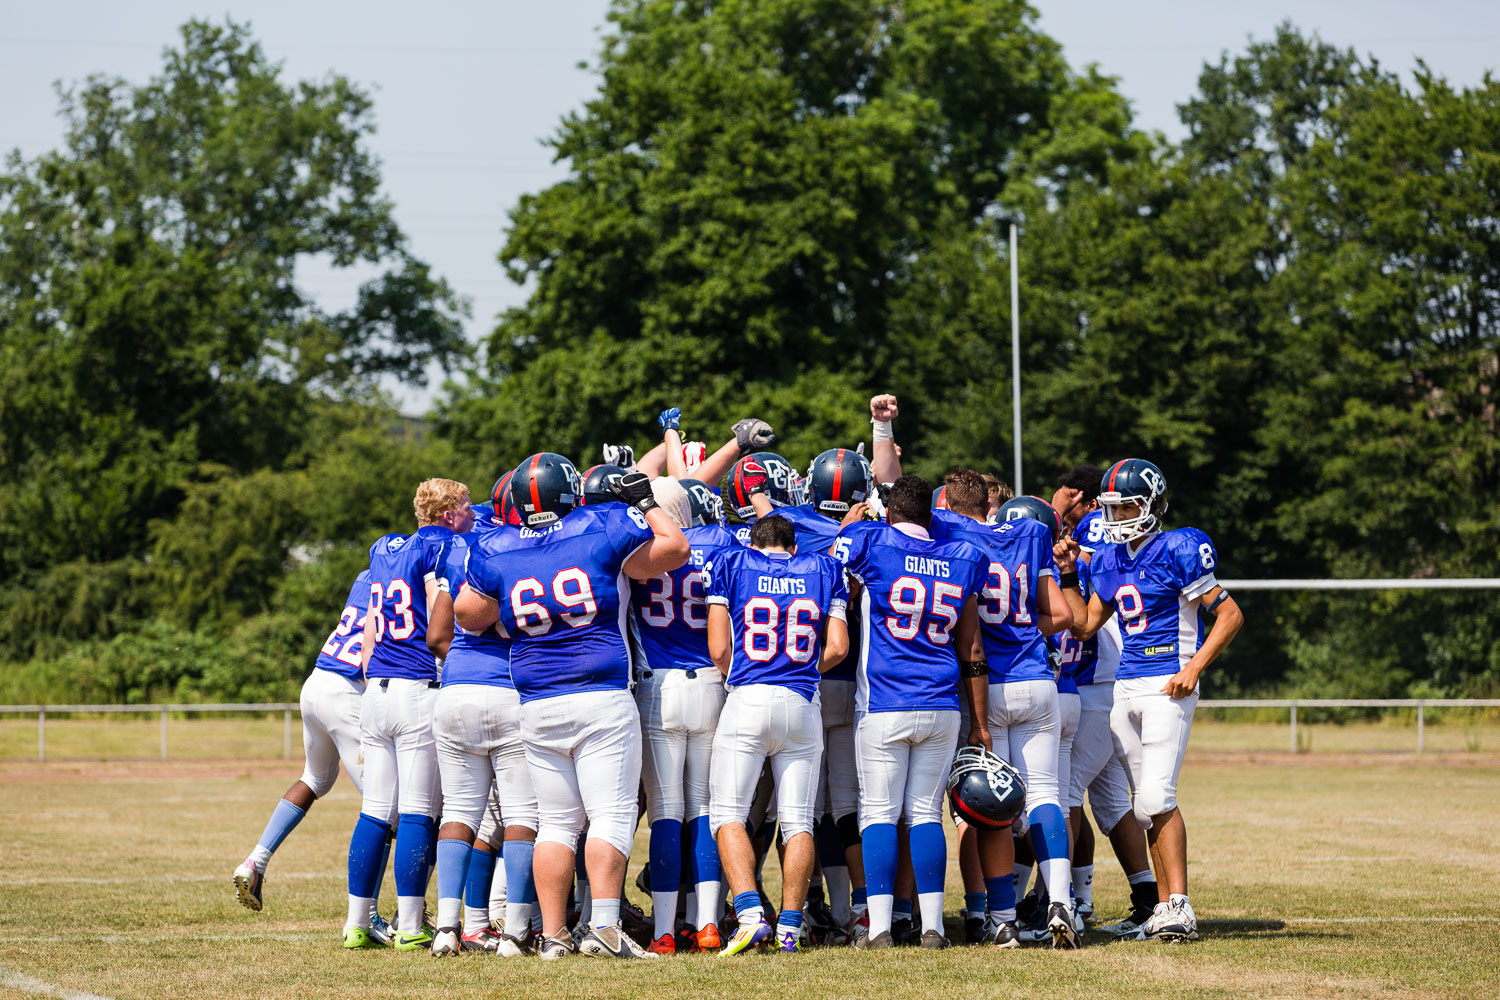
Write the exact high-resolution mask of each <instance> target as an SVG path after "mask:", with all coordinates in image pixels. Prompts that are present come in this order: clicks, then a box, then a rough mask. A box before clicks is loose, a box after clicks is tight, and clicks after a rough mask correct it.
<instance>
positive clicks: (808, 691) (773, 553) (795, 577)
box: [705, 515, 848, 956]
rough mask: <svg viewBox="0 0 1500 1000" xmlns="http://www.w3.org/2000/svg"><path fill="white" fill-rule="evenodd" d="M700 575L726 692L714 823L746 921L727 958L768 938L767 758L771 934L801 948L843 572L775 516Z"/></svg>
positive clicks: (715, 769)
mask: <svg viewBox="0 0 1500 1000" xmlns="http://www.w3.org/2000/svg"><path fill="white" fill-rule="evenodd" d="M705 572H706V574H707V576H708V579H709V584H708V605H709V607H708V648H709V654H710V655H711V656H712V657H713V661H714V664H715V665H716V666H717V667H718V668H719V670H720V672H721V673H723V675H724V676H725V677H726V678H727V679H728V680H727V683H728V687H729V695H728V697H727V698H726V699H725V702H724V708H723V711H722V712H721V713H720V715H719V726H718V730H717V732H716V733H715V734H714V746H713V761H712V765H711V767H712V781H711V792H710V804H709V824H710V826H711V828H712V830H713V834H714V837H715V838H716V839H717V841H718V844H719V856H720V858H721V859H722V862H723V866H724V873H725V874H726V875H727V876H728V878H729V889H730V891H731V892H732V893H733V894H734V909H735V915H736V917H737V918H738V922H739V926H738V928H737V929H736V930H735V932H734V935H733V936H732V937H731V938H730V939H729V942H728V943H727V944H725V946H724V949H723V951H721V952H720V954H721V955H725V956H728V955H738V954H740V953H741V952H744V951H746V950H748V949H750V948H753V947H756V946H757V945H761V944H765V943H766V942H768V941H769V940H770V939H771V936H772V929H771V926H770V924H769V923H768V922H767V921H766V919H765V916H764V907H763V905H762V902H761V896H760V893H759V892H757V891H756V885H755V854H754V850H753V848H752V847H751V845H750V839H749V835H748V833H747V832H746V829H745V821H746V818H747V817H748V816H749V814H750V806H751V803H752V800H753V799H754V797H755V790H756V786H757V785H758V784H759V782H760V777H761V771H762V769H763V768H764V767H765V765H766V763H767V761H769V763H770V766H771V771H772V774H773V775H774V777H775V782H776V817H777V821H778V823H779V825H780V828H781V839H782V843H783V845H784V850H783V853H782V889H781V913H780V915H779V917H778V919H777V924H776V929H775V937H776V942H777V946H778V948H779V950H781V951H787V952H795V951H799V950H801V944H800V941H801V935H802V907H803V903H804V902H805V899H806V895H807V886H808V881H809V879H810V877H811V875H812V869H813V857H814V850H813V836H812V833H813V817H814V814H815V810H816V806H817V791H818V763H819V760H820V758H821V757H822V752H823V738H822V737H823V723H822V718H821V713H820V711H819V704H818V680H819V677H820V674H821V672H822V671H825V670H827V669H828V668H829V667H831V666H833V665H834V664H836V663H837V662H838V661H839V660H841V659H842V658H843V657H844V655H845V653H846V652H847V651H848V633H847V631H846V628H845V623H844V609H845V607H846V605H847V602H848V591H847V590H846V589H845V586H844V573H843V570H842V569H841V568H840V566H839V564H838V563H837V562H835V561H834V560H833V559H832V558H831V557H829V556H827V555H825V554H823V553H822V552H817V551H811V552H807V553H799V552H798V551H797V544H796V529H794V528H793V527H792V525H791V522H790V521H788V520H786V519H785V518H782V517H776V516H774V515H772V516H768V517H763V518H761V519H759V520H758V521H756V523H755V527H754V528H753V529H752V530H751V533H750V547H749V548H741V547H726V548H723V549H721V550H720V552H719V554H718V555H717V557H716V558H715V560H714V561H713V562H712V563H711V564H710V565H709V566H708V567H706V569H705Z"/></svg>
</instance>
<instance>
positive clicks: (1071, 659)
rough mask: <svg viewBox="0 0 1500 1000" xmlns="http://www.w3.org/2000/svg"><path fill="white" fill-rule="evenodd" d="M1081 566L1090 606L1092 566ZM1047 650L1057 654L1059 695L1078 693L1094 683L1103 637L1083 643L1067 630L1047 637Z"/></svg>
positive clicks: (1081, 582) (1083, 590)
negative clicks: (1086, 685) (1082, 686)
mask: <svg viewBox="0 0 1500 1000" xmlns="http://www.w3.org/2000/svg"><path fill="white" fill-rule="evenodd" d="M1077 566H1078V590H1079V592H1080V593H1081V594H1083V602H1084V604H1088V600H1089V595H1090V594H1092V593H1093V591H1092V590H1091V589H1090V583H1091V581H1090V577H1089V564H1088V563H1086V562H1084V561H1083V560H1082V559H1080V560H1078V563H1077ZM1047 648H1048V649H1052V650H1056V651H1057V655H1058V674H1057V690H1058V693H1059V694H1067V693H1070V692H1076V691H1077V690H1078V685H1080V684H1092V683H1094V671H1095V668H1096V667H1097V666H1098V665H1099V637H1098V636H1097V635H1096V636H1094V637H1093V638H1092V639H1086V640H1084V641H1082V642H1080V641H1078V640H1077V639H1075V638H1073V634H1072V633H1071V632H1069V631H1068V630H1067V629H1063V630H1062V631H1061V632H1058V633H1057V634H1056V635H1049V636H1047ZM1111 679H1113V678H1111Z"/></svg>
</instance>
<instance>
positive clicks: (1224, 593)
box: [1203, 587, 1229, 611]
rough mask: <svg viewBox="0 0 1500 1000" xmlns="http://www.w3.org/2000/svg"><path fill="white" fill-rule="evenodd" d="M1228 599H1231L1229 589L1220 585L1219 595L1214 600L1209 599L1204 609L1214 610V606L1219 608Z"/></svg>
mask: <svg viewBox="0 0 1500 1000" xmlns="http://www.w3.org/2000/svg"><path fill="white" fill-rule="evenodd" d="M1227 600H1229V591H1227V590H1225V589H1224V588H1223V587H1220V588H1219V596H1218V597H1215V598H1214V599H1213V600H1211V601H1209V602H1208V606H1207V607H1205V608H1204V609H1203V610H1204V611H1212V610H1213V609H1214V608H1217V607H1218V606H1219V605H1221V604H1223V603H1224V602H1225V601H1227Z"/></svg>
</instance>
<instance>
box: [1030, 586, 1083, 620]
mask: <svg viewBox="0 0 1500 1000" xmlns="http://www.w3.org/2000/svg"><path fill="white" fill-rule="evenodd" d="M1082 600H1083V598H1082V596H1080V597H1079V601H1080V602H1082ZM1036 610H1037V613H1038V614H1040V615H1041V616H1042V620H1041V621H1040V622H1038V623H1037V626H1038V627H1039V628H1040V629H1041V630H1042V635H1056V634H1057V633H1059V632H1061V631H1062V630H1063V629H1065V628H1072V627H1073V611H1072V609H1071V608H1069V607H1068V602H1067V601H1066V600H1064V599H1063V595H1062V588H1061V587H1059V586H1058V585H1057V578H1056V577H1052V576H1044V577H1042V586H1041V589H1040V591H1038V593H1037V595H1036Z"/></svg>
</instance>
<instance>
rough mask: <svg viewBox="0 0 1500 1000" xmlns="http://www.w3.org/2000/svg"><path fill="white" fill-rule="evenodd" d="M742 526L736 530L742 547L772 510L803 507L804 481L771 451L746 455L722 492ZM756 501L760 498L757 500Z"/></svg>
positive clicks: (737, 526) (732, 471) (735, 533)
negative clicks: (751, 531) (758, 521)
mask: <svg viewBox="0 0 1500 1000" xmlns="http://www.w3.org/2000/svg"><path fill="white" fill-rule="evenodd" d="M719 494H720V495H721V496H723V497H724V498H725V501H726V503H727V504H728V505H729V509H730V510H732V511H734V514H735V516H736V517H737V518H739V519H740V522H741V523H740V524H738V525H736V526H735V527H734V528H733V529H732V530H733V531H734V537H735V538H736V539H738V540H739V543H740V544H741V545H749V544H750V529H751V528H753V527H754V526H755V519H756V518H758V517H763V516H765V514H767V513H770V512H771V511H772V510H775V509H778V508H783V507H796V506H799V505H800V504H801V503H802V502H803V499H804V495H803V489H802V480H801V478H800V477H798V475H797V472H796V470H795V469H793V468H792V465H791V463H790V462H788V461H787V460H786V459H784V458H782V457H781V456H780V455H778V454H776V453H775V452H771V451H758V452H756V453H755V454H753V455H746V456H745V457H744V458H742V459H740V460H739V461H738V462H736V463H735V464H734V468H732V469H730V470H729V475H727V476H726V477H725V479H724V483H723V485H722V486H721V488H720V490H719ZM756 497H760V499H759V500H756Z"/></svg>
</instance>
